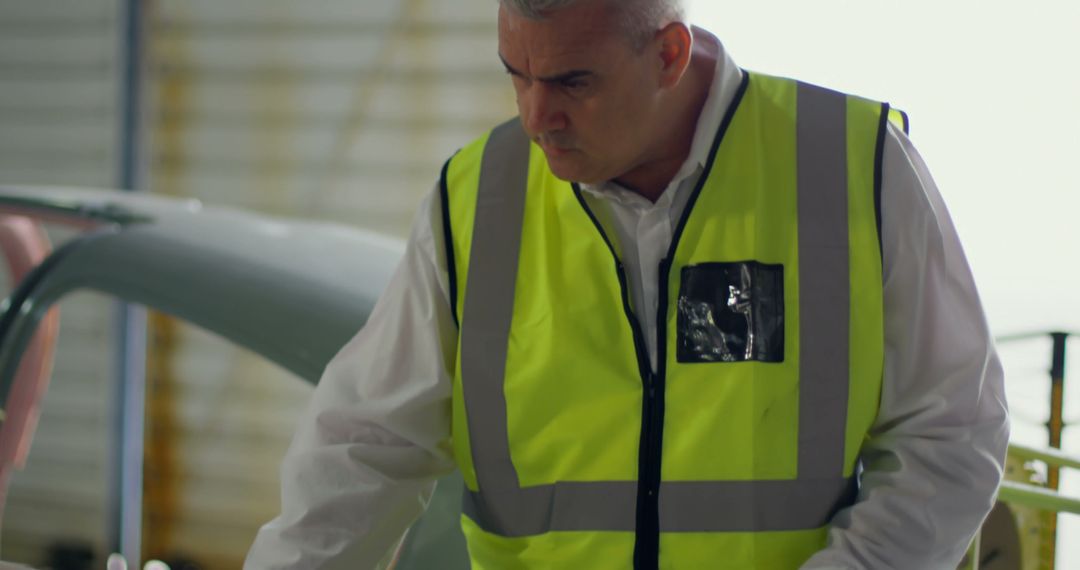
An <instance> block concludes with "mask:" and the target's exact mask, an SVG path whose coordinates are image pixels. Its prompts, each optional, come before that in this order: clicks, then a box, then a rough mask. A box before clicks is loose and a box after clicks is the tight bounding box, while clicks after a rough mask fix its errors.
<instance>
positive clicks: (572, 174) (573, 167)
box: [547, 155, 605, 184]
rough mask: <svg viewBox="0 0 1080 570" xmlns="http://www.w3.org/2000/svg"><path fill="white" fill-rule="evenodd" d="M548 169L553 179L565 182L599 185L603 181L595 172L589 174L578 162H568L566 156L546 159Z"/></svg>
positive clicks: (584, 166)
mask: <svg viewBox="0 0 1080 570" xmlns="http://www.w3.org/2000/svg"><path fill="white" fill-rule="evenodd" d="M547 162H548V168H549V169H551V173H552V174H554V175H555V178H558V179H559V180H563V181H565V182H577V183H579V184H599V183H601V182H603V181H604V180H605V179H603V178H600V177H598V176H597V175H596V173H595V172H591V171H590V169H589V168H587V167H586V165H583V164H581V163H580V162H579V161H576V160H570V159H569V157H567V156H562V157H558V158H554V157H552V156H550V155H549V156H548V157H547Z"/></svg>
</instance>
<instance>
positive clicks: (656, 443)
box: [572, 70, 750, 570]
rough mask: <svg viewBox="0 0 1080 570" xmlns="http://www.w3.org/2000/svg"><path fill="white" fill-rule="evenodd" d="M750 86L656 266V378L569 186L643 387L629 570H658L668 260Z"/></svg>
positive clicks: (728, 117) (745, 80) (622, 275)
mask: <svg viewBox="0 0 1080 570" xmlns="http://www.w3.org/2000/svg"><path fill="white" fill-rule="evenodd" d="M749 85H750V74H749V73H748V72H747V71H745V70H743V71H742V81H741V82H740V84H739V89H738V90H737V91H736V93H735V98H734V100H733V101H732V103H731V106H730V107H729V108H728V110H727V113H726V114H725V115H724V118H723V120H722V121H721V123H720V128H719V129H718V130H717V133H716V136H715V138H714V139H713V145H712V148H711V149H710V150H709V159H708V162H707V163H706V164H705V169H704V170H703V171H702V173H701V175H700V176H701V177H700V179H699V180H698V183H697V185H696V186H695V188H694V191H693V192H692V193H691V194H690V198H689V200H688V201H687V203H686V206H684V210H683V213H682V217H681V218H680V219H679V223H678V225H677V226H676V228H675V232H674V233H673V235H672V238H671V244H670V246H669V247H668V252H667V256H665V257H664V258H663V259H662V260H661V261H660V275H659V278H660V289H659V292H658V293H659V295H658V297H659V299H658V302H657V307H656V315H657V319H656V373H653V371H652V366H651V365H650V364H649V354H648V352H647V350H646V348H645V337H644V335H643V334H642V332H641V323H640V322H639V321H638V319H637V316H636V315H635V314H634V311H633V309H632V308H631V305H630V297H629V294H628V293H627V291H628V288H627V285H626V271H625V269H624V268H623V264H622V261H620V260H619V256H618V254H616V253H615V248H614V247H613V246H612V244H611V240H609V239H608V236H607V233H605V232H604V228H603V226H601V225H600V221H599V220H597V218H596V216H595V215H593V212H592V210H590V209H589V205H588V204H586V203H585V198H584V196H582V194H581V187H580V186H578V185H577V184H573V185H572V186H573V188H574V195H575V196H577V199H578V202H579V203H580V204H581V207H582V209H584V210H585V213H586V214H587V215H588V216H589V219H590V220H592V223H593V225H594V226H596V229H597V231H599V232H600V237H601V238H603V240H604V243H605V244H607V247H608V250H609V251H610V252H611V256H612V257H613V258H614V259H615V272H616V273H617V274H618V277H619V288H620V291H621V293H622V301H623V311H624V312H625V313H626V319H627V321H628V322H629V323H630V328H631V330H632V332H633V334H634V350H635V351H636V352H637V361H638V372H639V374H640V375H641V382H642V389H643V394H642V406H641V407H642V410H641V439H640V442H639V447H638V494H637V515H636V521H635V532H634V570H659V568H660V481H661V474H662V472H661V460H662V457H663V443H664V396H665V386H666V376H667V311H668V289H669V286H668V283H669V281H670V277H671V265H672V261H671V260H672V259H674V257H675V251H676V250H677V249H678V247H679V241H680V240H681V239H682V233H683V229H685V228H686V223H687V221H688V220H689V219H690V213H691V212H692V211H693V210H694V205H695V204H696V203H697V199H698V196H700V195H701V190H702V189H703V188H704V187H705V181H706V180H708V178H709V175H710V173H711V171H712V165H713V163H714V162H715V160H716V153H717V151H718V150H719V149H720V143H721V142H722V141H723V140H724V135H725V134H726V133H727V129H728V127H729V126H730V125H731V121H732V120H733V119H734V117H735V111H736V110H737V109H738V108H739V105H740V103H741V102H742V99H743V96H744V95H745V94H746V90H747V88H748V87H749Z"/></svg>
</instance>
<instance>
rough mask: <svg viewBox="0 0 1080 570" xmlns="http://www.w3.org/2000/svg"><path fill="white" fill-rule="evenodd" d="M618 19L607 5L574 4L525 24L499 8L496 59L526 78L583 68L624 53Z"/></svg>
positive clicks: (596, 0)
mask: <svg viewBox="0 0 1080 570" xmlns="http://www.w3.org/2000/svg"><path fill="white" fill-rule="evenodd" d="M624 35H625V34H623V33H622V28H621V27H620V25H619V20H618V15H617V13H616V10H615V9H613V8H612V7H611V6H610V5H609V4H608V2H607V1H606V0H591V1H585V2H579V3H577V4H574V5H572V6H570V7H567V8H562V9H559V10H556V11H553V12H551V13H550V14H548V15H547V16H546V17H545V18H543V19H539V20H536V19H530V18H526V17H525V16H522V15H521V14H518V13H516V12H515V11H514V10H513V9H510V8H507V7H505V6H502V5H501V3H500V7H499V55H500V56H502V58H503V59H504V60H506V62H507V63H508V64H510V65H512V66H513V67H514V68H515V69H518V70H520V71H522V72H524V73H527V74H529V75H547V74H551V73H558V72H560V71H563V68H572V67H582V66H588V65H589V64H592V63H600V62H602V61H604V60H605V59H607V58H611V57H616V56H617V55H618V51H619V50H620V49H627V50H628V49H629V42H627V41H626V40H625V38H624Z"/></svg>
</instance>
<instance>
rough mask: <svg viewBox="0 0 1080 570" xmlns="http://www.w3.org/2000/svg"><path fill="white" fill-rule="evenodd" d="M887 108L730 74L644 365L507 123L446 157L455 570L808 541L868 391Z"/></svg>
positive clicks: (538, 163)
mask: <svg viewBox="0 0 1080 570" xmlns="http://www.w3.org/2000/svg"><path fill="white" fill-rule="evenodd" d="M890 115H891V116H892V117H893V118H894V119H899V118H900V116H899V115H898V114H897V113H895V112H892V111H891V109H890V108H889V106H888V105H887V104H882V103H877V102H873V101H869V100H866V99H861V98H857V97H852V96H847V95H843V94H840V93H836V92H834V91H829V90H826V89H822V88H820V87H815V86H811V85H807V84H804V83H799V82H796V81H792V80H788V79H779V78H774V77H769V76H765V75H760V74H756V73H749V72H744V74H743V81H742V85H741V86H740V88H739V92H738V95H737V96H736V98H735V101H734V103H733V104H732V106H731V108H730V110H729V111H728V113H727V116H726V117H725V118H724V120H723V123H722V126H721V127H720V129H719V131H718V132H717V134H716V138H715V141H714V143H713V147H712V151H711V154H710V159H709V161H708V164H707V166H706V168H705V171H704V173H703V174H702V176H701V180H700V182H699V183H698V186H697V187H696V188H695V189H694V192H693V194H692V197H691V198H690V200H689V202H688V204H687V206H686V211H685V213H684V214H683V217H682V219H681V221H680V222H679V225H678V227H677V230H676V231H675V233H674V238H673V241H672V245H671V248H670V249H669V251H668V253H667V255H666V256H665V259H664V261H663V262H662V264H661V267H660V272H659V275H660V284H659V285H660V307H659V312H658V317H659V318H658V319H657V322H658V323H659V326H658V331H657V336H658V350H657V354H658V360H657V362H658V366H657V372H656V373H653V372H652V369H651V366H650V364H649V361H648V356H647V354H648V350H647V347H646V346H645V344H644V343H645V341H644V335H643V334H642V332H641V330H640V326H639V324H638V319H637V318H636V316H635V313H634V310H633V309H632V307H631V303H630V300H629V296H628V290H627V281H626V275H625V273H624V270H623V267H622V265H621V263H620V262H619V251H618V244H617V242H616V241H615V240H612V239H609V236H607V235H606V234H605V232H604V229H603V226H602V224H600V223H599V222H598V220H597V218H596V216H594V214H593V213H592V212H591V211H590V210H589V207H588V204H587V203H586V201H585V200H584V199H583V198H582V194H581V190H580V188H577V187H576V186H574V185H572V184H569V183H567V182H564V181H561V180H559V179H557V178H556V177H555V176H554V175H553V174H552V173H551V171H550V170H549V169H548V166H547V162H546V159H545V157H544V154H543V152H542V151H541V150H540V149H539V148H538V147H536V146H535V145H533V144H531V143H530V141H529V140H528V138H527V137H526V135H525V134H524V132H523V131H522V129H521V127H520V123H519V122H518V121H517V120H516V119H515V120H513V121H510V122H508V123H506V124H504V125H502V126H500V127H498V128H496V129H495V130H493V131H492V132H491V133H490V134H488V135H487V136H485V137H483V138H481V139H480V140H477V141H475V142H473V143H472V144H470V145H469V146H467V147H465V148H464V149H462V150H461V151H460V152H459V153H458V154H456V155H455V156H454V157H453V158H452V159H451V160H450V161H449V162H448V163H447V165H446V167H445V168H444V171H443V177H442V190H443V193H442V194H443V205H444V208H443V210H444V225H445V231H446V238H447V244H448V247H447V258H448V265H449V269H450V281H451V302H452V304H453V306H454V315H455V318H456V319H457V320H458V322H459V323H460V335H459V343H458V352H457V358H456V361H455V374H454V385H453V390H454V393H453V429H452V431H453V445H454V454H455V459H456V461H457V464H458V466H459V468H460V469H461V471H462V474H463V475H464V478H465V482H466V487H467V489H466V492H465V497H464V514H463V517H462V525H463V528H464V531H465V535H466V538H467V542H468V548H469V553H470V557H471V559H472V564H473V568H474V569H477V570H510V569H519V568H520V569H535V568H545V569H547V568H551V569H556V568H557V569H590V570H597V569H599V570H604V569H613V570H614V569H630V568H633V569H635V570H647V569H657V568H663V569H696V568H708V569H751V568H762V569H770V570H773V569H786V568H797V567H798V566H799V565H800V564H801V563H802V562H804V561H805V560H806V559H807V558H809V557H810V556H811V555H812V554H813V553H814V552H815V551H817V550H819V549H821V548H822V547H823V546H824V545H825V540H826V532H827V525H828V522H829V520H830V519H831V518H832V516H833V515H834V514H835V513H836V512H837V511H838V510H839V509H841V508H843V507H845V506H848V505H850V504H851V503H852V502H853V501H854V498H855V493H856V490H857V489H856V482H855V470H856V464H857V462H858V456H859V450H860V448H861V446H862V444H863V441H864V440H865V438H866V437H867V431H868V430H869V428H870V426H871V424H872V422H873V420H874V417H875V415H876V413H877V408H878V400H879V397H880V391H881V378H882V361H883V353H884V341H883V336H884V332H883V331H884V326H883V322H882V321H883V316H882V263H881V247H880V238H879V234H880V231H879V228H880V186H881V157H882V152H883V151H882V149H883V146H884V140H885V139H884V137H885V128H886V123H887V121H888V120H889V118H890ZM903 120H904V122H905V123H906V117H904V118H903Z"/></svg>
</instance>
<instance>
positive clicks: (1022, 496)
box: [998, 481, 1080, 515]
mask: <svg viewBox="0 0 1080 570" xmlns="http://www.w3.org/2000/svg"><path fill="white" fill-rule="evenodd" d="M998 500H999V501H1004V502H1006V503H1013V504H1017V505H1023V506H1025V507H1032V508H1036V509H1042V510H1044V511H1056V512H1059V513H1072V514H1074V515H1080V498H1076V497H1067V496H1064V495H1062V494H1061V493H1058V492H1057V491H1052V490H1050V489H1047V488H1046V487H1039V486H1037V485H1028V484H1026V483H1017V482H1016V481H1002V482H1001V489H1000V490H999V491H998Z"/></svg>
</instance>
